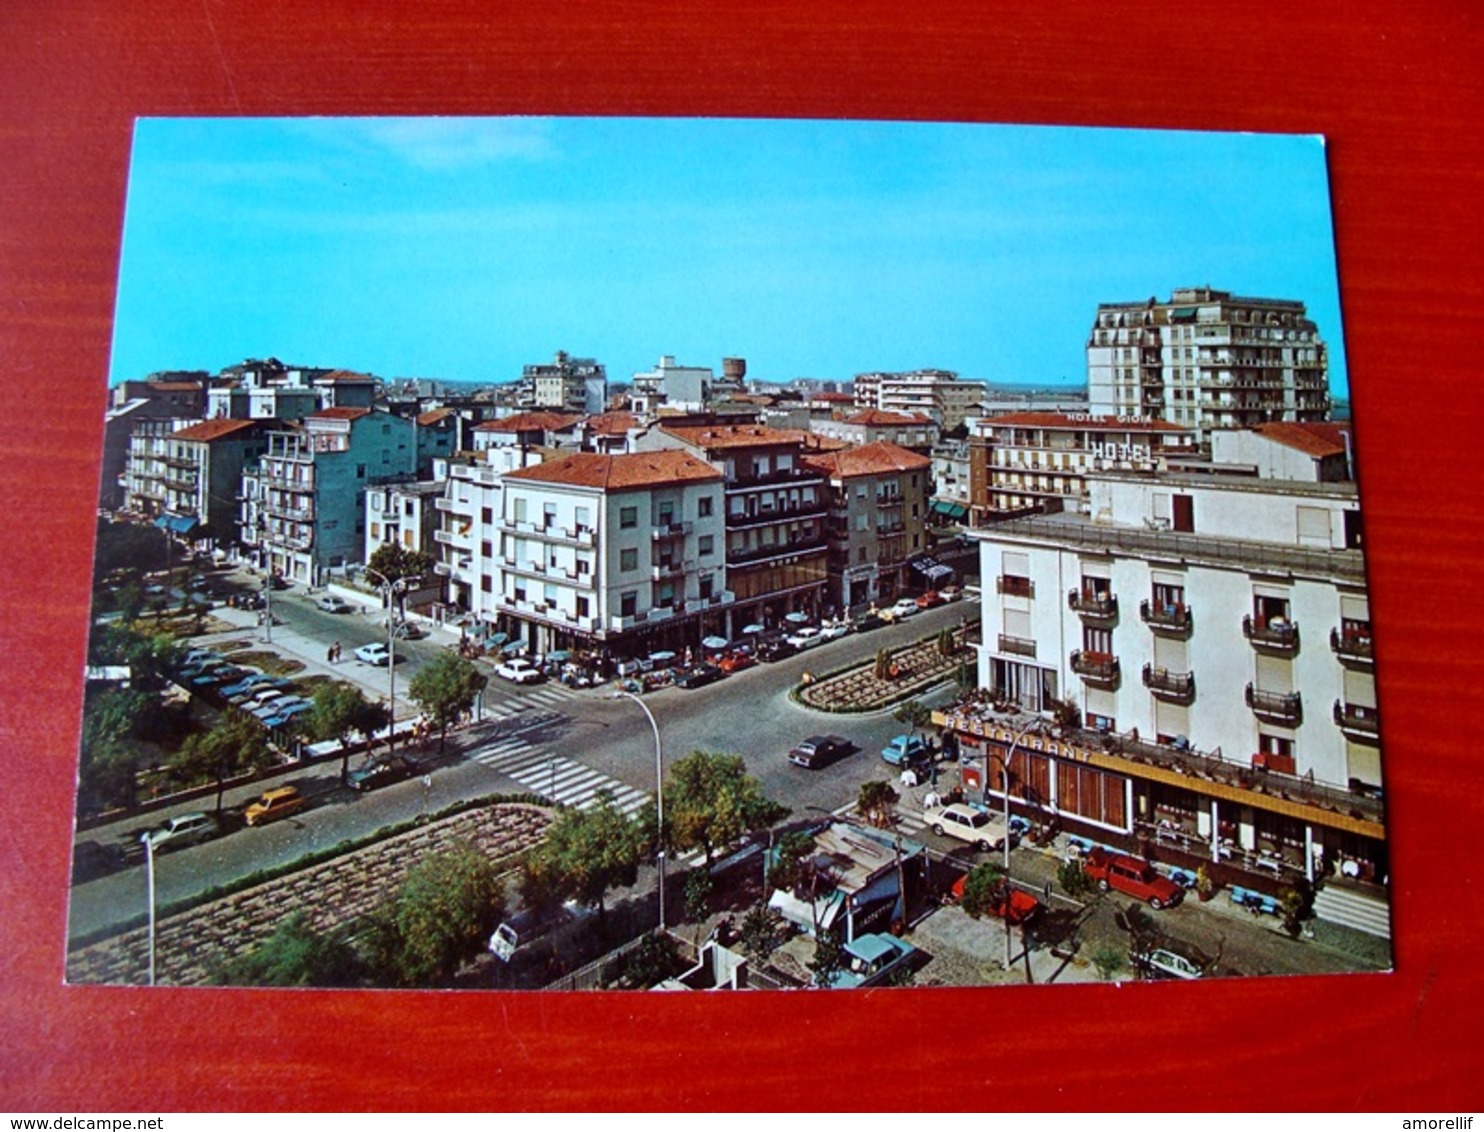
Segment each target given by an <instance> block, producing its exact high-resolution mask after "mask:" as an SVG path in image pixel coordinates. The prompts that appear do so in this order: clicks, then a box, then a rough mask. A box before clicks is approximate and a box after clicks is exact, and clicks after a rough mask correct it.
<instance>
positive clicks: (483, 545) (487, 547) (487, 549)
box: [479, 539, 495, 558]
mask: <svg viewBox="0 0 1484 1132" xmlns="http://www.w3.org/2000/svg"><path fill="white" fill-rule="evenodd" d="M479 553H480V554H482V555H483V556H484V557H485V558H493V557H494V556H495V546H494V543H492V542H491V541H490V540H489V539H481V540H480V542H479Z"/></svg>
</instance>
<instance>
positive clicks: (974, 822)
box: [922, 802, 1009, 852]
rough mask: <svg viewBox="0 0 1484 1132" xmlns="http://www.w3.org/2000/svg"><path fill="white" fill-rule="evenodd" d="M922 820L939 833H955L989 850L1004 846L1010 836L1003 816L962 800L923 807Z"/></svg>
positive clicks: (951, 835) (947, 835) (950, 834)
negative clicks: (964, 802) (934, 806)
mask: <svg viewBox="0 0 1484 1132" xmlns="http://www.w3.org/2000/svg"><path fill="white" fill-rule="evenodd" d="M922 820H923V821H924V822H925V823H926V824H927V825H928V826H930V827H932V831H933V832H934V833H936V834H937V835H938V836H939V837H956V838H958V840H960V841H967V842H968V843H969V844H970V845H973V846H974V847H975V848H976V849H983V850H985V851H986V852H987V851H988V850H990V849H1003V848H1004V846H1005V838H1006V837H1007V836H1009V831H1008V830H1007V829H1006V828H1005V819H1004V818H1002V817H1000V816H999V815H997V814H988V813H985V812H984V811H983V810H976V809H975V808H974V807H973V806H966V805H964V804H963V803H962V802H954V803H953V804H951V805H948V806H941V807H939V808H937V809H932V810H924V811H923V812H922Z"/></svg>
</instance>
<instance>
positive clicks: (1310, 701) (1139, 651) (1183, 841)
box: [949, 473, 1388, 932]
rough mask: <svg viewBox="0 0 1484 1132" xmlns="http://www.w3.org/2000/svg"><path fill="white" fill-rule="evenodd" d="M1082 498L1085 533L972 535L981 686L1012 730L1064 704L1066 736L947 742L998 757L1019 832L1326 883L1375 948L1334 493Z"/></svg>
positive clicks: (1001, 732) (1356, 547) (1354, 626)
mask: <svg viewBox="0 0 1484 1132" xmlns="http://www.w3.org/2000/svg"><path fill="white" fill-rule="evenodd" d="M1088 487H1089V491H1090V498H1091V510H1092V512H1093V515H1095V516H1097V518H1096V519H1093V518H1092V517H1090V516H1087V515H1081V514H1077V513H1070V512H1069V513H1062V514H1057V515H1047V516H1042V517H1037V518H1032V519H1017V520H1009V521H1006V522H1002V523H998V524H995V525H993V526H991V527H989V528H988V529H986V530H983V531H980V532H976V537H977V538H979V539H980V541H981V545H980V561H981V572H982V576H983V578H984V599H983V609H984V612H983V639H982V643H981V644H980V645H979V646H978V649H979V673H978V676H979V682H980V685H981V686H982V687H984V688H986V689H989V690H990V691H991V692H992V694H993V697H994V698H995V699H997V700H1001V701H1007V702H1011V703H1014V704H1015V705H1017V706H1018V707H1020V708H1022V709H1025V710H1028V711H1032V712H1043V711H1048V710H1050V709H1052V708H1054V707H1055V706H1056V704H1055V702H1054V701H1058V700H1060V701H1064V702H1065V703H1069V704H1070V705H1072V706H1073V707H1075V708H1076V709H1077V711H1078V713H1079V714H1080V718H1081V728H1080V729H1072V730H1068V731H1066V732H1065V733H1063V734H1062V735H1060V736H1059V737H1057V738H1055V739H1053V738H1050V737H1047V736H1036V737H1034V738H1032V739H1027V740H1026V741H1024V742H1018V743H1017V742H1015V740H1014V736H1013V735H1012V734H1011V732H1010V731H1009V729H1008V728H1007V727H1006V726H1004V725H1000V724H996V723H994V722H993V720H985V719H984V718H982V717H980V718H976V717H974V714H973V713H972V712H963V711H960V712H959V713H957V714H955V713H950V714H951V715H952V718H951V719H950V720H949V725H950V726H952V727H954V728H955V729H956V730H958V731H960V732H961V733H962V735H963V738H964V741H965V743H966V749H967V750H968V751H969V752H970V753H973V752H979V753H980V754H981V757H982V754H983V752H985V751H986V750H988V751H989V752H991V753H994V754H995V755H996V757H1000V758H1003V757H1005V756H1006V753H1007V751H1008V750H1009V748H1010V747H1011V746H1014V747H1015V750H1014V751H1013V753H1011V754H1010V774H1011V800H1012V802H1013V803H1014V804H1015V805H1016V806H1017V807H1019V808H1021V809H1022V810H1024V811H1025V812H1033V811H1039V812H1041V813H1042V814H1044V813H1045V812H1046V811H1051V812H1055V813H1056V814H1058V815H1059V817H1060V819H1061V820H1062V821H1063V823H1064V824H1065V825H1067V826H1068V827H1070V828H1074V829H1077V830H1080V831H1082V832H1085V833H1089V834H1091V835H1092V836H1094V837H1095V838H1096V839H1097V840H1113V841H1118V840H1120V839H1124V843H1125V844H1129V845H1134V844H1141V845H1142V846H1143V847H1144V848H1148V847H1149V846H1157V847H1158V848H1157V852H1158V853H1159V854H1160V855H1161V856H1162V857H1163V858H1164V859H1166V860H1171V861H1175V862H1180V861H1185V862H1187V863H1189V864H1191V865H1192V866H1194V865H1195V864H1198V863H1200V862H1201V861H1207V862H1211V863H1213V864H1220V865H1221V866H1223V867H1225V868H1232V869H1236V870H1239V871H1245V873H1246V874H1247V875H1250V876H1252V877H1254V878H1265V879H1267V880H1269V881H1272V880H1275V879H1276V880H1278V881H1282V880H1283V879H1284V878H1289V879H1292V878H1295V877H1306V878H1308V879H1310V880H1312V879H1314V878H1315V877H1316V876H1319V875H1322V874H1324V873H1326V872H1330V871H1333V872H1334V873H1335V875H1336V876H1341V877H1343V878H1344V880H1345V881H1346V882H1347V883H1351V884H1352V886H1353V887H1354V888H1355V889H1357V890H1359V892H1360V895H1361V897H1362V898H1366V899H1369V900H1370V901H1371V902H1372V903H1374V904H1376V905H1377V906H1379V907H1380V908H1381V914H1380V917H1379V922H1380V924H1381V925H1382V927H1381V929H1380V930H1381V931H1383V932H1384V930H1385V928H1384V923H1385V917H1384V905H1385V897H1384V888H1383V885H1382V884H1381V883H1380V882H1382V881H1384V878H1385V877H1386V875H1387V871H1388V864H1387V852H1386V835H1385V830H1384V826H1383V823H1382V811H1381V803H1380V794H1381V788H1382V776H1381V760H1380V748H1379V717H1378V713H1377V699H1376V686H1375V679H1374V674H1373V661H1372V656H1373V653H1372V646H1371V619H1370V610H1369V603H1368V599H1367V594H1366V586H1365V576H1364V563H1363V559H1362V552H1361V550H1360V539H1361V534H1360V531H1361V528H1360V511H1359V505H1358V500H1357V496H1356V491H1355V486H1354V485H1353V484H1351V483H1321V482H1300V481H1294V480H1272V479H1259V478H1255V477H1234V476H1230V475H1211V474H1206V475H1159V476H1149V475H1136V474H1118V473H1102V474H1098V475H1093V476H1090V477H1089V480H1088ZM995 777H996V776H994V775H991V780H992V781H993V780H994V779H995ZM992 792H993V790H992Z"/></svg>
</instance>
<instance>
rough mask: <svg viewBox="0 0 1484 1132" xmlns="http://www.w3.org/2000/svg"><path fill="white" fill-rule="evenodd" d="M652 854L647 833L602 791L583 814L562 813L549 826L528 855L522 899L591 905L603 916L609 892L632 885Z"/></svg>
mask: <svg viewBox="0 0 1484 1132" xmlns="http://www.w3.org/2000/svg"><path fill="white" fill-rule="evenodd" d="M649 849H650V838H649V836H648V834H647V833H646V831H645V828H644V827H643V826H642V825H641V824H640V823H639V822H638V821H635V820H634V819H633V818H631V817H629V816H628V815H627V814H625V813H624V812H623V811H622V810H620V809H619V808H618V806H617V804H616V803H615V802H614V801H613V797H612V795H610V794H608V793H607V792H606V791H603V792H600V793H599V795H598V801H597V804H596V805H594V806H592V807H591V808H589V809H586V810H563V811H562V812H561V813H559V814H558V815H557V817H556V820H555V821H553V822H552V823H551V825H550V826H548V827H547V830H546V836H545V838H543V839H542V841H541V844H540V845H538V846H537V847H536V848H535V849H534V850H532V851H531V852H530V853H529V854H527V857H526V861H525V863H524V865H523V868H522V873H521V896H522V898H523V899H524V901H525V903H526V904H527V905H528V906H530V907H543V906H548V905H551V904H555V903H558V902H560V901H563V900H576V901H578V902H579V903H582V904H587V905H595V906H596V907H597V909H598V916H599V917H600V918H601V917H602V916H603V915H604V913H605V907H604V898H605V896H606V894H607V892H608V890H609V889H610V888H616V887H622V886H626V885H631V884H633V883H634V881H635V880H636V879H637V878H638V875H639V862H640V861H641V860H643V859H644V857H645V856H646V855H647V854H648V852H649Z"/></svg>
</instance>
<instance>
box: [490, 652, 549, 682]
mask: <svg viewBox="0 0 1484 1132" xmlns="http://www.w3.org/2000/svg"><path fill="white" fill-rule="evenodd" d="M495 675H496V676H499V677H501V678H502V679H505V680H510V681H513V682H514V683H516V684H535V683H537V682H538V681H540V679H541V669H539V668H537V667H536V666H535V665H534V664H532V663H531V662H530V661H529V660H527V659H526V658H525V657H523V656H515V657H511V658H510V659H509V660H507V661H503V662H502V663H501V664H500V666H499V667H498V668H496V669H495Z"/></svg>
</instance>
